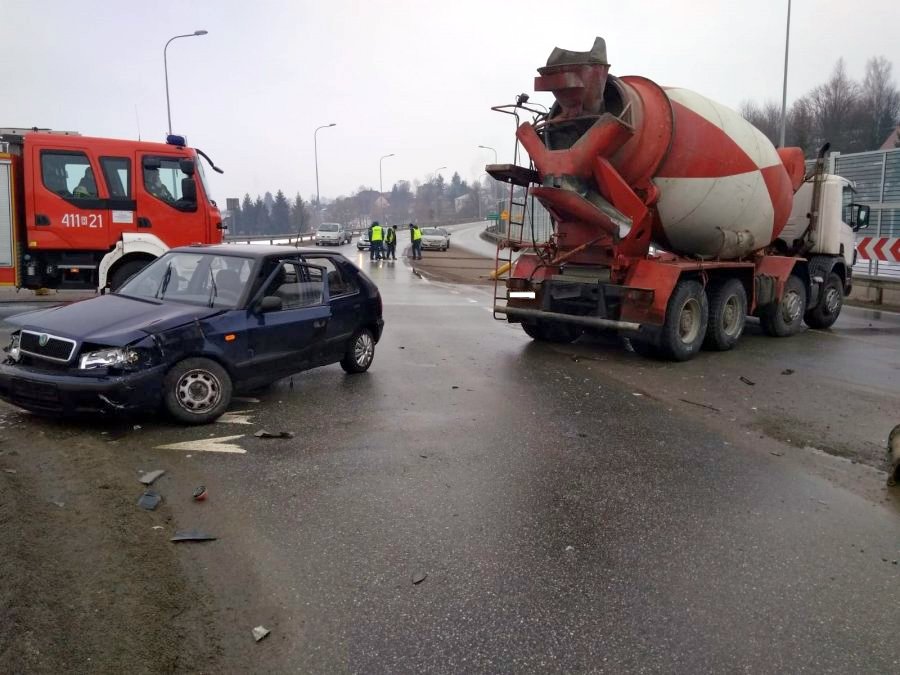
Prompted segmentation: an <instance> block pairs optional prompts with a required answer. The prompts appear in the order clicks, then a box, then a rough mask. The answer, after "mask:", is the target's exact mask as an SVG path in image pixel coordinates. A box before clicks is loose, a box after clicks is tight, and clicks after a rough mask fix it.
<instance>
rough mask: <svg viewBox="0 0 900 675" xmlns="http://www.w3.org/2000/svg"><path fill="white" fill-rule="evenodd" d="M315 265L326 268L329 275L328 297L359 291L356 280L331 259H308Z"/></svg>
mask: <svg viewBox="0 0 900 675" xmlns="http://www.w3.org/2000/svg"><path fill="white" fill-rule="evenodd" d="M306 260H308V261H309V262H310V263H312V264H313V265H319V266H321V267H324V268H325V272H326V274H327V275H328V295H329V297H332V298H333V297H336V296H338V295H349V294H350V293H355V292H356V291H358V290H359V287H358V286H357V285H356V280H355V279H353V277H351V276H350V275H348V274H347V273H346V272H344V271H342V270H341V268H340V266H338V265H337V264H335V262H334V260H332V259H331V258H306Z"/></svg>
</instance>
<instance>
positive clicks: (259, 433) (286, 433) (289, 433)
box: [253, 429, 294, 438]
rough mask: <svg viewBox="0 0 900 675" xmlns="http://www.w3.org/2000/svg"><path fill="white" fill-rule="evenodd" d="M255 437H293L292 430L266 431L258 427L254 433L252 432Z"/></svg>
mask: <svg viewBox="0 0 900 675" xmlns="http://www.w3.org/2000/svg"><path fill="white" fill-rule="evenodd" d="M253 435H254V436H256V437H257V438H293V437H294V432H293V431H277V432H272V431H266V430H265V429H260V430H259V431H257V432H256V433H255V434H253Z"/></svg>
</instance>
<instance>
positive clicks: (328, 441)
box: [20, 237, 900, 673]
mask: <svg viewBox="0 0 900 675" xmlns="http://www.w3.org/2000/svg"><path fill="white" fill-rule="evenodd" d="M401 243H405V241H404V240H403V238H402V237H401ZM345 250H346V252H347V254H348V255H349V256H350V257H351V259H353V260H354V261H355V262H357V263H358V264H359V265H360V266H361V267H363V268H364V269H366V270H367V271H368V272H369V274H370V276H371V277H372V278H373V279H374V280H375V281H376V282H377V283H378V284H379V286H380V287H381V289H382V293H383V296H384V301H385V320H386V330H385V335H384V338H383V340H382V342H381V343H380V344H379V345H378V349H377V352H376V359H375V363H374V365H373V367H372V369H371V370H370V372H369V373H367V374H365V375H362V376H356V377H349V376H346V375H344V373H343V371H341V370H340V368H339V367H338V366H330V367H327V368H322V369H319V370H317V371H313V372H309V373H305V374H302V375H299V376H296V377H294V378H293V388H291V386H290V383H289V382H282V383H279V384H278V385H277V386H276V387H274V388H273V389H272V390H271V391H268V392H266V393H265V394H263V395H261V396H260V397H259V401H258V402H254V401H239V402H236V404H235V406H233V410H234V411H238V414H236V415H232V416H230V419H231V420H232V423H228V422H224V423H220V424H216V425H212V426H210V427H205V428H202V429H180V428H177V427H174V426H172V425H169V424H166V423H163V422H155V421H146V422H143V423H142V427H143V428H142V429H141V430H138V431H134V432H131V433H130V434H129V435H127V437H125V438H124V439H123V441H122V446H123V447H122V461H123V462H130V463H132V464H134V468H135V469H138V468H143V469H150V468H165V469H167V471H168V473H167V475H166V476H164V477H163V478H162V479H160V481H159V482H158V484H157V485H158V487H159V489H160V490H161V491H162V492H163V494H164V495H166V497H167V505H168V508H170V509H171V511H172V514H173V516H174V519H175V521H176V523H177V525H178V526H179V527H201V528H205V529H208V530H210V531H213V532H215V533H216V534H217V535H218V537H219V541H217V542H212V543H209V544H204V545H199V546H194V547H188V548H184V549H182V555H183V561H184V563H185V571H186V573H187V574H188V575H191V576H193V578H194V580H195V583H196V584H197V585H198V587H202V588H204V589H205V592H206V593H208V594H209V596H210V597H211V598H213V599H214V602H215V603H216V606H217V612H218V621H219V626H220V631H221V635H222V638H223V639H222V644H223V648H224V654H223V663H222V666H223V667H222V670H223V671H244V672H248V671H254V672H285V671H294V672H298V671H299V672H332V671H353V672H420V671H434V672H452V673H458V672H498V671H504V672H508V671H515V672H532V671H555V672H572V671H607V672H623V671H629V672H633V671H639V672H644V671H647V672H658V671H666V672H691V673H693V672H703V671H717V672H721V671H735V670H747V671H750V672H776V671H789V672H840V673H846V672H897V671H898V670H900V648H898V646H897V641H896V635H897V630H898V626H900V603H898V600H900V566H898V565H896V564H892V561H893V560H896V559H897V558H900V519H898V514H900V511H898V508H897V506H896V502H895V501H887V502H882V501H878V502H876V501H875V500H873V499H869V498H866V496H865V495H864V494H861V491H859V490H852V489H848V488H847V487H846V486H845V485H844V484H842V482H841V480H836V479H834V478H833V476H832V477H831V478H826V477H824V476H825V475H826V474H827V473H828V472H831V473H835V472H838V473H840V474H841V475H842V476H844V478H846V481H861V482H863V483H870V484H871V485H873V486H874V485H877V484H878V481H880V480H883V474H878V473H877V472H876V471H874V470H872V469H869V468H867V467H863V466H860V465H851V464H849V462H842V461H841V460H839V459H836V458H831V457H821V458H819V459H818V460H817V461H821V462H822V463H825V464H826V469H827V471H823V472H817V471H813V470H810V469H809V467H808V466H806V465H804V464H803V463H802V462H800V461H793V460H792V459H791V458H790V457H785V456H782V454H783V453H782V454H772V453H773V448H775V447H776V446H774V445H772V443H773V442H772V441H771V440H769V439H757V437H756V436H755V435H753V436H742V435H741V434H740V433H734V434H729V433H725V432H723V431H722V429H721V428H719V427H715V426H712V425H707V424H705V423H704V422H703V420H702V417H699V416H698V415H696V414H691V413H690V411H684V410H681V409H676V410H672V407H671V406H669V405H667V404H666V403H664V402H662V401H659V400H656V399H654V398H653V397H652V396H650V395H642V396H636V395H635V393H640V392H639V391H638V390H636V388H635V387H630V386H624V385H622V384H621V383H620V381H618V380H615V379H613V378H612V377H609V376H608V375H607V374H606V373H605V372H604V364H603V363H601V362H598V361H587V360H578V361H576V360H575V359H573V358H570V357H569V356H568V355H566V354H565V353H562V352H560V351H559V350H558V349H554V348H550V347H548V346H544V345H538V344H533V343H532V342H531V341H530V340H528V339H527V338H526V337H525V335H524V333H522V331H521V330H520V329H518V328H517V327H511V326H507V325H505V324H503V323H501V322H495V321H493V320H492V319H491V315H490V314H489V312H488V307H489V305H490V294H489V291H490V289H484V288H480V289H479V288H469V287H462V286H460V287H453V286H447V285H443V284H436V283H428V282H426V281H423V280H420V279H418V278H416V277H414V276H413V275H412V274H411V272H410V270H409V269H408V267H406V266H405V265H404V263H403V262H401V261H398V262H397V263H392V264H391V263H380V264H377V265H374V266H371V267H370V265H369V262H368V255H367V254H360V255H357V254H356V253H355V245H353V246H352V247H345ZM426 255H427V254H426ZM436 255H437V254H436ZM809 339H814V340H816V343H815V346H816V349H818V350H819V351H820V352H822V353H823V357H824V356H825V355H826V354H827V352H828V350H830V349H831V350H836V351H841V352H843V351H845V350H848V349H851V348H852V345H848V344H847V343H846V342H838V341H836V340H837V339H836V338H833V337H831V336H818V337H816V336H813V337H812V338H809ZM882 348H883V349H885V350H891V349H894V350H896V347H891V344H890V342H889V340H886V341H885V342H884V344H883V346H882ZM582 349H583V348H582ZM894 353H895V354H896V351H894ZM720 356H721V355H720ZM627 358H629V359H635V360H636V359H637V357H635V356H634V355H627ZM840 358H841V363H842V364H843V363H844V362H845V361H847V360H848V359H849V358H850V357H849V356H848V355H847V354H844V353H842V354H841V356H840ZM857 358H860V359H862V358H864V355H860V356H858V357H857ZM886 358H890V357H889V356H887V357H886ZM690 367H691V366H690V364H687V368H690ZM841 367H845V366H843V365H842V366H841ZM846 367H848V368H849V367H850V366H846ZM684 372H686V373H689V372H690V371H687V370H685V371H684ZM647 373H648V377H652V376H653V373H652V370H651V371H647ZM882 377H884V378H885V379H886V378H887V375H882ZM645 384H646V388H645V391H646V390H647V389H650V390H652V382H646V383H645ZM878 385H879V386H883V387H887V388H888V389H889V392H890V393H892V395H893V392H895V391H896V389H895V388H893V389H892V388H891V387H892V385H891V384H890V383H889V382H887V381H879V383H878ZM794 386H797V387H800V388H802V386H803V385H802V381H800V380H797V381H796V385H794ZM240 421H249V422H250V423H251V424H250V425H244V424H236V423H233V422H240ZM40 424H42V422H40V421H39V420H33V419H30V418H27V417H25V418H23V421H22V422H21V424H20V431H22V432H24V433H27V432H28V426H29V425H32V426H35V425H40ZM260 428H265V429H268V430H270V431H280V430H291V431H294V432H296V434H297V436H296V437H295V438H294V439H292V440H262V439H257V438H254V437H253V436H252V434H253V432H254V431H256V430H258V429H260ZM83 433H84V434H86V435H91V434H93V435H96V434H97V433H98V431H97V429H96V428H95V429H85V430H84V431H83ZM235 435H240V436H241V438H238V439H234V440H233V442H234V443H235V444H236V445H237V446H238V447H239V448H241V449H243V450H245V451H246V452H245V453H243V454H236V453H216V452H208V451H203V450H202V449H200V447H201V446H196V447H197V449H194V450H162V449H155V448H156V447H157V446H159V445H163V444H169V443H175V442H184V441H197V440H205V441H207V442H208V441H209V438H210V437H211V436H212V437H214V438H218V437H224V436H235ZM778 447H780V446H778ZM199 483H202V484H204V485H206V486H207V488H208V489H209V492H210V500H209V501H208V502H206V503H204V504H202V505H197V504H194V503H191V502H190V500H189V499H187V498H182V496H185V495H189V494H190V491H191V490H192V489H193V487H195V486H196V485H197V484H199ZM421 575H427V576H426V578H425V579H424V581H422V582H421V583H418V584H413V583H412V579H413V578H414V577H415V578H419V577H420V576H421ZM258 624H263V625H265V626H266V627H268V628H269V629H271V630H272V635H271V636H270V637H269V638H267V639H266V640H265V641H264V642H261V643H259V644H254V643H253V642H252V640H250V639H249V631H250V628H251V627H252V626H255V625H258Z"/></svg>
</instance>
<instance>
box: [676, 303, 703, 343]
mask: <svg viewBox="0 0 900 675" xmlns="http://www.w3.org/2000/svg"><path fill="white" fill-rule="evenodd" d="M699 332H700V303H699V302H697V300H696V298H691V299H689V300H688V301H687V302H685V303H684V305H683V306H682V308H681V316H680V317H679V318H678V337H679V338H680V339H681V341H682V342H684V343H686V344H689V343H691V342H693V341H694V340H696V339H697V335H698V334H699Z"/></svg>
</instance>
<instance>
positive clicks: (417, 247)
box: [409, 223, 422, 260]
mask: <svg viewBox="0 0 900 675" xmlns="http://www.w3.org/2000/svg"><path fill="white" fill-rule="evenodd" d="M409 238H410V241H412V254H413V260H421V259H422V230H420V229H419V226H418V225H413V224H412V223H410V224H409Z"/></svg>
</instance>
